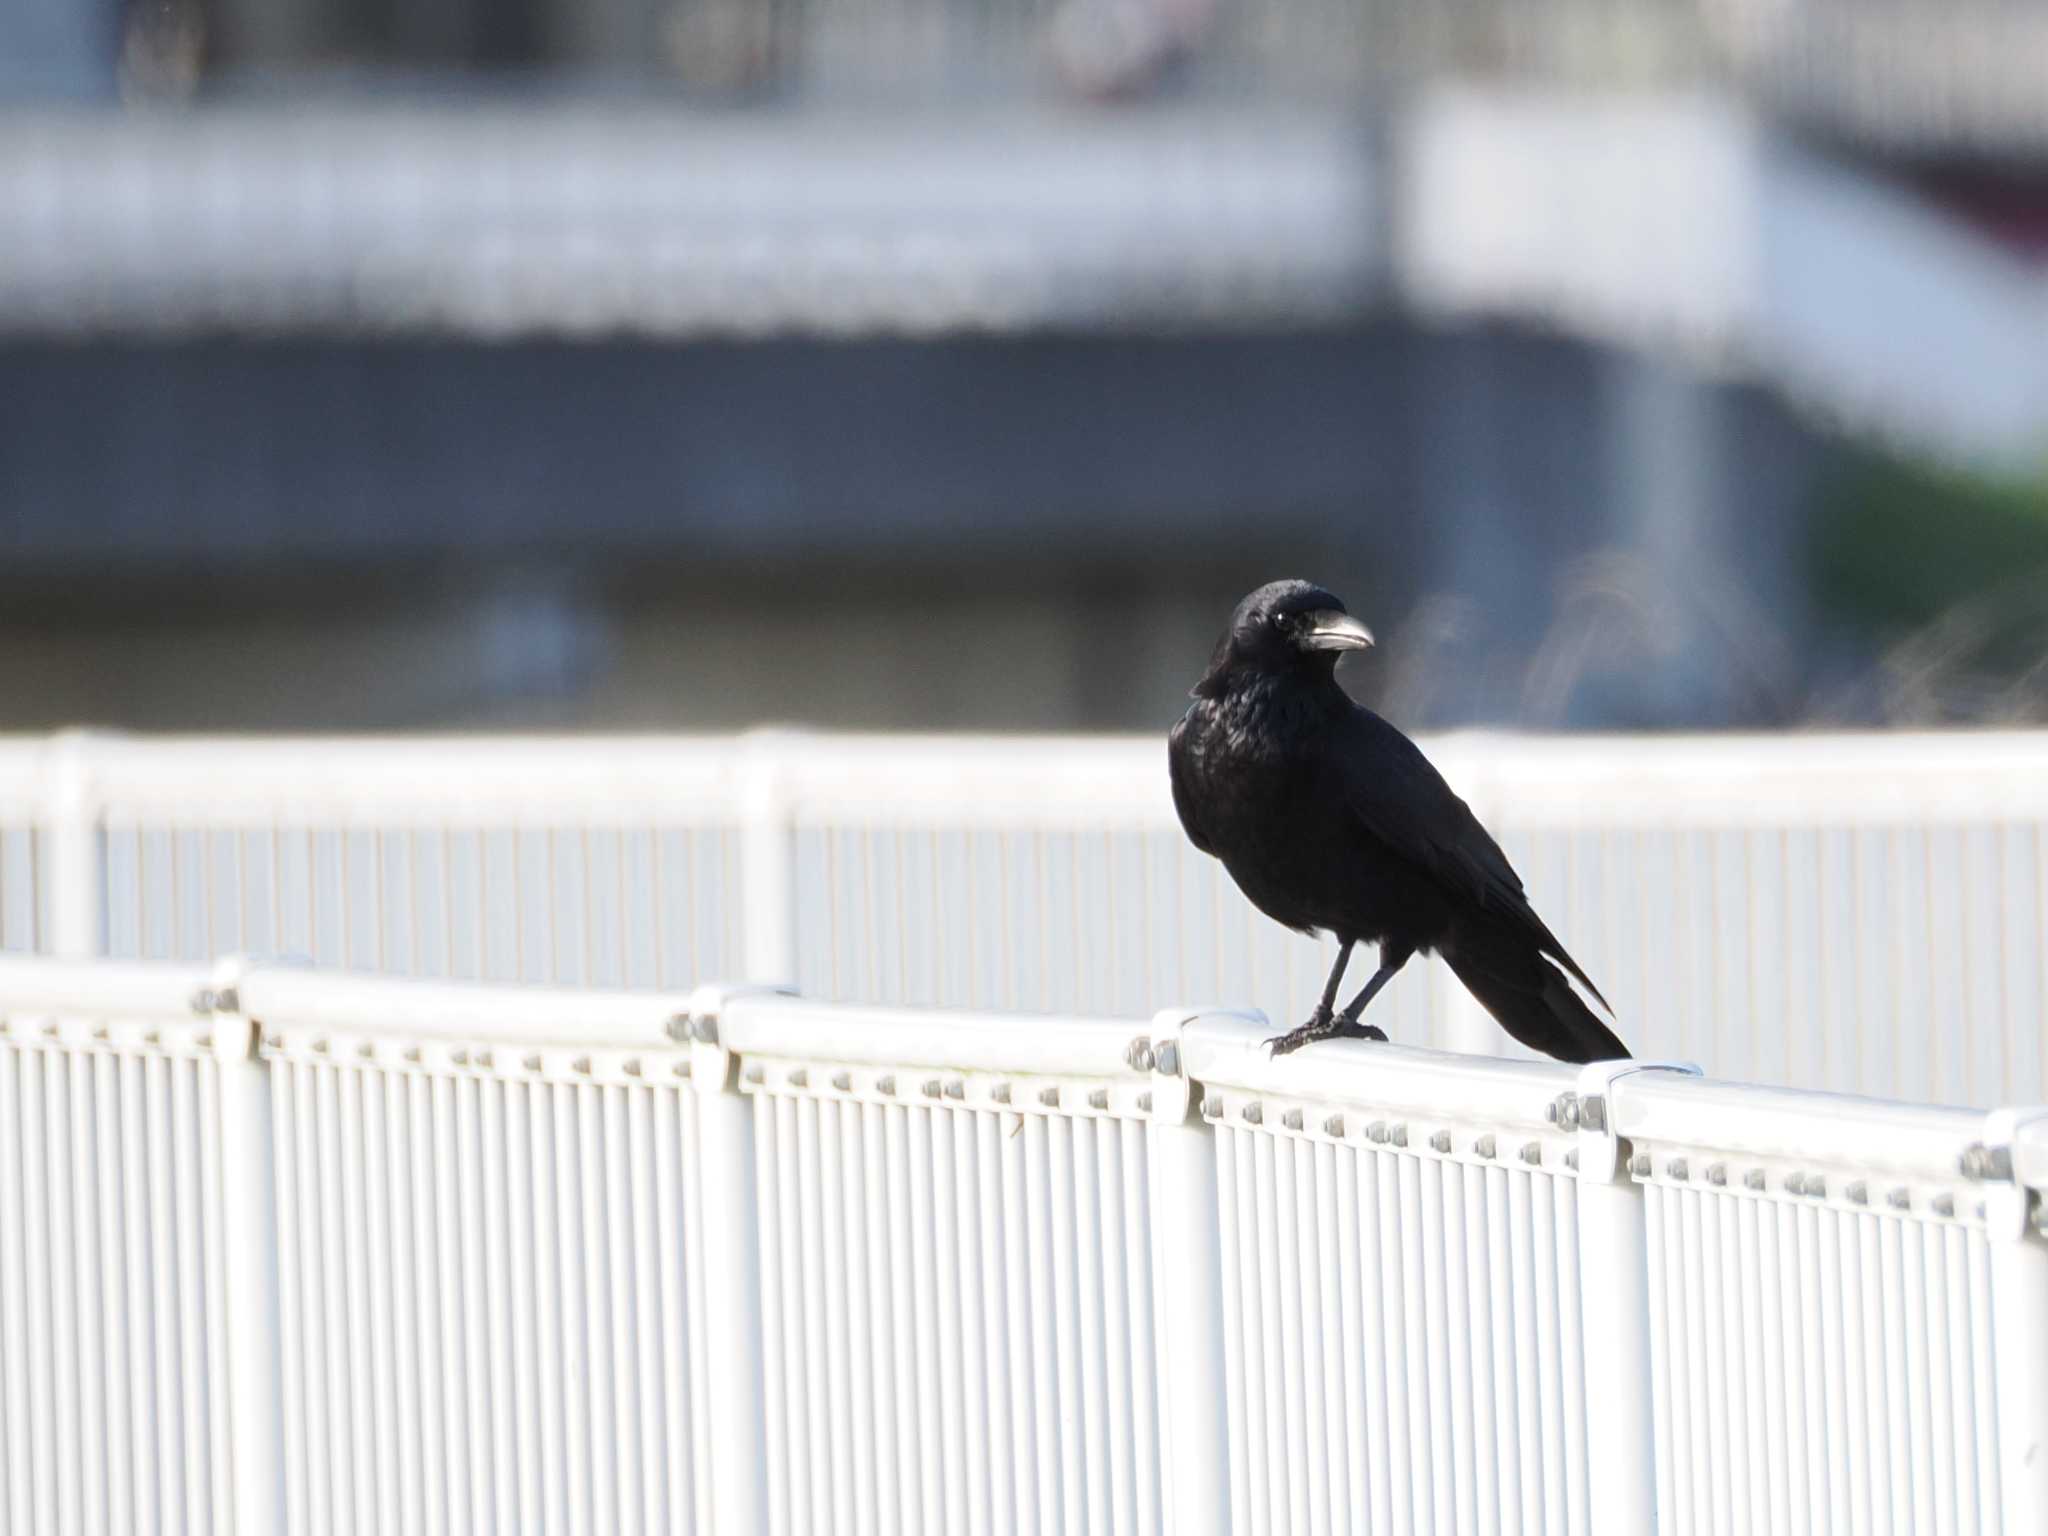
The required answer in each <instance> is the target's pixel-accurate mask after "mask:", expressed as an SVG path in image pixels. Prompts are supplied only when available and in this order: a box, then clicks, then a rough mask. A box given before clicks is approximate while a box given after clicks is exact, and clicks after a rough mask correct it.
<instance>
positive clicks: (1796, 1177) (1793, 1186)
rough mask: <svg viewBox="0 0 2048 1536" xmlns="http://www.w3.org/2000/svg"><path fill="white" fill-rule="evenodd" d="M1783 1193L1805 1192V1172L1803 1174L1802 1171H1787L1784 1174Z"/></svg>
mask: <svg viewBox="0 0 2048 1536" xmlns="http://www.w3.org/2000/svg"><path fill="white" fill-rule="evenodd" d="M1785 1193H1786V1194H1788V1195H1803V1194H1805V1193H1806V1175H1805V1174H1803V1173H1798V1172H1793V1173H1788V1174H1786V1175H1785Z"/></svg>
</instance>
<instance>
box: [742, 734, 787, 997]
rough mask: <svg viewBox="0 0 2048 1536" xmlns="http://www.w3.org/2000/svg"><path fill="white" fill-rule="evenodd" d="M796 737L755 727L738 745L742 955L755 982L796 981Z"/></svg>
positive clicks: (746, 970)
mask: <svg viewBox="0 0 2048 1536" xmlns="http://www.w3.org/2000/svg"><path fill="white" fill-rule="evenodd" d="M792 741H793V738H791V737H790V736H788V735H786V734H781V733H777V732H772V731H763V732H757V733H755V734H753V735H750V736H749V737H748V738H747V740H746V741H745V743H744V744H743V745H742V747H741V750H740V775H741V785H740V917H741V923H740V933H741V936H742V939H741V942H742V945H743V947H744V953H743V954H742V955H741V957H740V959H741V962H742V964H743V966H744V968H745V972H746V976H747V979H748V980H749V981H754V982H762V983H782V982H789V983H794V982H795V981H796V980H797V935H796V828H795V825H794V820H793V817H792V815H791V807H790V800H789V790H788V784H787V781H786V779H785V777H784V774H783V770H782V763H783V759H784V757H785V755H786V754H787V753H788V752H789V751H790V750H791V749H792Z"/></svg>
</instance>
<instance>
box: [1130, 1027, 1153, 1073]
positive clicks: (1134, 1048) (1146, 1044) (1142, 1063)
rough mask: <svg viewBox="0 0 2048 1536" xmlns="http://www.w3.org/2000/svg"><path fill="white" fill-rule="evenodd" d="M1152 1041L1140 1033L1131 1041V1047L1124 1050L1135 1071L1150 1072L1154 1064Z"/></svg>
mask: <svg viewBox="0 0 2048 1536" xmlns="http://www.w3.org/2000/svg"><path fill="white" fill-rule="evenodd" d="M1153 1059H1154V1058H1153V1055H1152V1042H1151V1041H1150V1040H1149V1039H1147V1038H1146V1037H1145V1036H1143V1035H1140V1036H1138V1038H1137V1039H1135V1040H1133V1041H1132V1042H1131V1048H1130V1049H1129V1050H1127V1051H1125V1052H1124V1060H1125V1061H1126V1062H1128V1063H1129V1064H1130V1068H1131V1070H1132V1071H1133V1072H1150V1071H1151V1070H1152V1064H1153Z"/></svg>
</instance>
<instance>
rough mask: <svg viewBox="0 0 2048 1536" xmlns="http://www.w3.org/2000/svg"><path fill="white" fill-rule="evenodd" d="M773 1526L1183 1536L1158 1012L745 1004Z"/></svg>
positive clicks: (731, 1041) (736, 1016)
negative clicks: (1160, 1169) (1172, 1480)
mask: <svg viewBox="0 0 2048 1536" xmlns="http://www.w3.org/2000/svg"><path fill="white" fill-rule="evenodd" d="M720 1028H721V1031H722V1034H723V1036H724V1038H725V1040H726V1042H727V1044H728V1045H729V1046H730V1047H732V1048H734V1049H736V1050H738V1051H740V1052H741V1059H742V1067H741V1073H740V1077H741V1083H742V1086H743V1088H744V1091H745V1092H746V1093H747V1094H749V1095H750V1096H751V1097H752V1098H753V1102H754V1126H755V1136H756V1142H755V1145H756V1165H757V1179H758V1184H757V1189H758V1210H759V1218H760V1234H761V1249H762V1297H763V1305H764V1308H765V1312H766V1321H765V1324H764V1344H765V1369H766V1382H765V1386H766V1413H767V1436H766V1444H767V1450H768V1529H769V1530H770V1531H771V1532H774V1533H777V1536H783V1533H788V1532H830V1531H842V1532H856V1531H858V1532H897V1531H903V1532H916V1531H924V1532H931V1533H941V1532H963V1533H964V1532H1026V1531H1031V1532H1040V1531H1043V1532H1051V1531H1072V1532H1082V1531H1099V1532H1111V1531H1114V1532H1148V1531H1150V1532H1159V1531H1164V1530H1166V1529H1168V1528H1169V1526H1168V1525H1167V1523H1166V1520H1165V1517H1164V1515H1163V1513H1162V1499H1163V1497H1164V1493H1165V1487H1164V1476H1163V1472H1162V1465H1163V1449H1162V1446H1161V1443H1160V1442H1161V1438H1162V1437H1161V1434H1160V1429H1159V1422H1160V1405H1159V1399H1158V1387H1157V1380H1158V1375H1157V1373H1158V1351H1157V1348H1156V1345H1155V1340H1154V1333H1153V1329H1154V1309H1153V1271H1152V1252H1153V1250H1152V1221H1151V1216H1150V1199H1151V1196H1150V1185H1151V1180H1150V1167H1149V1160H1148V1157H1147V1141H1146V1117H1147V1112H1148V1110H1149V1105H1150V1099H1149V1093H1150V1078H1149V1076H1148V1074H1147V1072H1146V1070H1145V1068H1146V1067H1147V1065H1148V1063H1147V1062H1146V1060H1145V1059H1144V1058H1143V1057H1142V1055H1141V1054H1140V1053H1139V1052H1138V1051H1137V1050H1136V1049H1135V1048H1136V1047H1138V1046H1139V1045H1140V1044H1141V1043H1142V1041H1143V1032H1142V1030H1141V1029H1139V1028H1135V1027H1126V1026H1121V1025H1117V1024H1114V1023H1111V1022H1109V1021H1103V1020H1090V1021H1082V1020H1066V1019H1022V1018H1007V1019H1006V1018H1000V1017H990V1016H986V1015H983V1016H974V1017H969V1016H940V1015H932V1014H914V1013H903V1012H898V1011H892V1010H883V1009H872V1010H870V1009H839V1010H821V1009H819V1008H817V1007H815V1006H813V1005H806V1004H803V1003H798V1002H795V1001H792V1000H777V999H753V1000H743V1001H742V1002H740V1003H738V1004H735V1005H734V1006H733V1007H731V1008H729V1009H728V1010H727V1011H726V1014H725V1017H724V1018H723V1019H722V1020H721V1024H720Z"/></svg>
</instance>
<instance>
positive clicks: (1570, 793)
mask: <svg viewBox="0 0 2048 1536" xmlns="http://www.w3.org/2000/svg"><path fill="white" fill-rule="evenodd" d="M1433 749H1434V751H1435V755H1436V756H1437V759H1438V761H1439V762H1440V763H1441V764H1442V765H1443V766H1444V767H1445V769H1446V772H1447V773H1449V774H1450V775H1451V776H1452V778H1453V781H1454V782H1458V783H1461V784H1462V785H1463V786H1464V787H1465V788H1466V792H1467V793H1468V794H1469V795H1471V796H1472V797H1473V799H1474V804H1475V805H1476V806H1478V807H1479V808H1480V809H1481V810H1482V811H1483V812H1485V813H1487V814H1488V819H1489V820H1490V822H1491V824H1492V825H1493V826H1494V828H1495V830H1496V832H1498V833H1499V834H1500V837H1501V841H1502V843H1503V845H1504V846H1505V847H1506V849H1507V851H1508V854H1509V856H1510V857H1511V858H1512V859H1513V860H1514V861H1515V863H1516V866H1517V867H1518V868H1519V869H1520V870H1521V872H1522V875H1523V877H1524V879H1525V880H1526V881H1527V883H1528V886H1529V890H1530V893H1531V895H1532V897H1533V898H1534V900H1535V901H1536V904H1537V906H1538V907H1539V908H1540V909H1541V910H1542V911H1543V912H1544V913H1545V914H1546V916H1547V917H1548V919H1549V921H1550V924H1551V926H1552V928H1554V929H1555V930H1556V931H1557V932H1558V933H1559V934H1560V935H1561V936H1563V937H1564V939H1565V940H1566V942H1567V943H1568V944H1569V946H1570V947H1571V949H1572V952H1573V953H1574V954H1575V955H1576V956H1577V958H1578V959H1579V960H1580V961H1581V962H1582V963H1583V964H1584V965H1585V966H1586V968H1587V970H1588V971H1589V972H1590V973H1591V974H1592V976H1593V977H1594V978H1595V980H1597V981H1598V982H1599V983H1600V984H1601V987H1602V989H1603V990H1604V991H1605V992H1606V994H1607V995H1608V996H1609V997H1610V998H1611V999H1613V1001H1614V1004H1615V1006H1616V1007H1617V1008H1618V1009H1619V1010H1620V1014H1621V1020H1622V1035H1623V1037H1624V1038H1625V1039H1626V1040H1627V1041H1628V1042H1629V1044H1630V1045H1631V1047H1632V1048H1633V1049H1634V1050H1635V1052H1636V1054H1637V1055H1639V1056H1669V1057H1674V1058H1677V1059H1682V1060H1691V1061H1697V1062H1699V1063H1700V1064H1701V1065H1702V1066H1703V1067H1704V1068H1705V1069H1706V1071H1707V1073H1708V1074H1709V1075H1710V1076H1718V1077H1732V1078H1739V1079H1743V1080H1748V1081H1755V1082H1764V1083H1776V1084H1784V1085H1795V1086H1799V1087H1803V1088H1817V1089H1827V1090H1830V1091H1835V1092H1843V1093H1860V1094H1872V1095H1878V1096H1884V1097H1892V1098H1903V1099H1918V1100H1933V1101H1936V1102H1945V1103H1958V1104H1980V1105H1988V1104H1995V1103H1999V1102H2002V1101H2004V1102H2010V1101H2021V1102H2031V1101H2034V1100H2037V1099H2041V1098H2048V1076H2044V1072H2048V1056H2044V1054H2043V1050H2042V1039H2041V1030H2040V1019H2041V1016H2042V1010H2043V1007H2044V1004H2048V921H2044V918H2048V737H2044V736H2042V735H2040V734H2029V733H1992V732H1982V733H1973V732H1953V733H1948V734H1931V735H1916V734H1907V733H1900V734H1894V735H1834V736H1785V737H1739V736H1737V737H1671V738H1665V739H1658V738H1652V737H1639V738H1597V737H1595V738H1556V739H1550V740H1545V739H1543V738H1492V737H1453V738H1446V739H1445V740H1444V741H1443V742H1441V743H1438V744H1433ZM1507 1049H1508V1051H1509V1053H1510V1054H1517V1053H1518V1051H1517V1049H1516V1048H1513V1047H1507Z"/></svg>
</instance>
